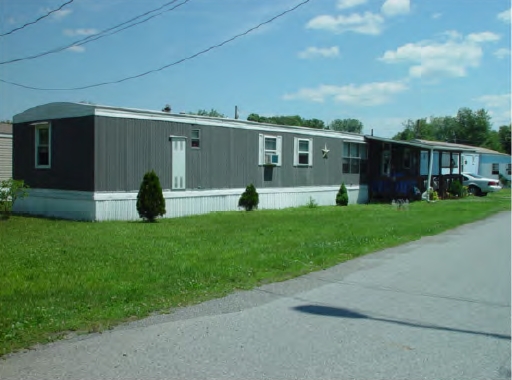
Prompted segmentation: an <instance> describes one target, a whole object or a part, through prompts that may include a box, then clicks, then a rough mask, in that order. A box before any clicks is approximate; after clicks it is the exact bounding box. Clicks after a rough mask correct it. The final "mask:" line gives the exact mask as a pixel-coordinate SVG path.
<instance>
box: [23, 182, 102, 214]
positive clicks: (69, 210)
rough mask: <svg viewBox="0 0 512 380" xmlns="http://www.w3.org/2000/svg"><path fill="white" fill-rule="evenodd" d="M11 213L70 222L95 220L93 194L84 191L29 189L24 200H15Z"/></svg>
mask: <svg viewBox="0 0 512 380" xmlns="http://www.w3.org/2000/svg"><path fill="white" fill-rule="evenodd" d="M13 211H14V212H16V213H22V214H30V215H38V216H46V217H53V218H63V219H72V220H88V221H90V220H95V219H96V208H95V205H94V199H93V193H92V192H86V191H69V190H51V189H30V190H29V191H28V196H27V197H26V198H23V199H18V200H16V202H15V203H14V208H13Z"/></svg>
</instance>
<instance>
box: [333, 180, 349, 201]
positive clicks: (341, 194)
mask: <svg viewBox="0 0 512 380" xmlns="http://www.w3.org/2000/svg"><path fill="white" fill-rule="evenodd" d="M336 204H337V205H338V206H347V205H348V192H347V188H346V187H345V184H344V183H342V184H341V187H340V189H339V190H338V194H336Z"/></svg>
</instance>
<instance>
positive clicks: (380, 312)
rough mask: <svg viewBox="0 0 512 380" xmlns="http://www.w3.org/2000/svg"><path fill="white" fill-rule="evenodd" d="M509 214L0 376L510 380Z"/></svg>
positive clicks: (119, 331) (41, 353) (80, 345)
mask: <svg viewBox="0 0 512 380" xmlns="http://www.w3.org/2000/svg"><path fill="white" fill-rule="evenodd" d="M510 231H511V217H510V213H502V214H499V215H497V216H494V217H492V218H490V219H487V220H485V221H481V222H478V223H475V224H471V225H467V226H463V227H461V228H458V229H456V230H452V231H450V232H448V233H445V234H442V235H438V236H436V237H429V238H425V239H422V240H420V241H417V242H414V243H411V244H407V245H404V246H401V247H399V248H394V249H389V250H385V251H382V252H378V253H376V254H373V255H368V256H365V257H362V258H359V259H356V260H353V261H351V262H348V263H344V264H341V265H338V266H337V267H334V268H332V269H329V270H326V271H320V272H316V273H312V274H310V275H307V276H304V277H301V278H298V279H295V280H291V281H287V282H284V283H279V284H271V285H266V286H263V287H261V288H259V289H257V290H254V291H250V292H241V293H236V294H234V295H231V296H229V297H226V298H224V299H220V300H214V301H211V302H207V303H204V304H201V305H197V306H195V307H190V308H184V309H180V310H178V311H176V312H175V313H172V314H168V315H162V316H157V317H152V318H148V319H145V320H143V321H139V322H136V323H132V324H128V325H124V326H120V327H119V328H116V329H114V330H112V331H109V332H106V333H103V334H94V335H88V336H85V337H79V338H73V339H71V340H67V341H61V342H57V343H54V344H51V345H47V346H44V347H41V348H38V349H37V350H34V351H29V352H25V353H19V354H14V355H11V356H9V357H7V358H5V360H1V359H0V378H1V379H314V380H318V379H435V380H440V379H451V380H454V379H510V355H511V352H510V347H511V346H510V327H511V314H510V300H511V294H510V290H511V284H510V269H511V263H510V256H511V238H510Z"/></svg>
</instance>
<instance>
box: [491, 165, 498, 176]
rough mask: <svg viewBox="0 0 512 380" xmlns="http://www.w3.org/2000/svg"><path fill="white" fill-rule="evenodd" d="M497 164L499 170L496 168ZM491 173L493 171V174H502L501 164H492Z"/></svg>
mask: <svg viewBox="0 0 512 380" xmlns="http://www.w3.org/2000/svg"><path fill="white" fill-rule="evenodd" d="M495 165H496V167H497V168H498V169H497V170H494V167H495ZM491 173H492V174H491V175H498V174H500V164H496V163H493V164H491Z"/></svg>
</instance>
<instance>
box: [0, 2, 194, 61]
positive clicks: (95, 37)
mask: <svg viewBox="0 0 512 380" xmlns="http://www.w3.org/2000/svg"><path fill="white" fill-rule="evenodd" d="M177 1H178V0H172V1H169V2H168V3H165V4H164V5H162V6H160V7H159V8H155V9H152V10H150V11H147V12H145V13H143V14H140V15H138V16H136V17H134V18H132V19H130V20H128V21H125V22H123V23H121V24H118V25H115V26H112V27H110V28H108V29H105V30H102V31H101V32H98V33H95V34H92V35H90V36H87V37H85V38H82V39H80V40H77V41H74V42H72V43H70V44H68V45H65V46H61V47H58V48H55V49H52V50H48V51H45V52H43V53H38V54H35V55H31V56H27V57H23V58H15V59H11V60H8V61H3V62H0V65H6V64H9V63H14V62H20V61H26V60H29V59H36V58H39V57H43V56H45V55H48V54H54V53H58V52H61V51H63V50H66V49H69V48H70V47H73V46H80V45H85V44H87V43H89V42H92V41H96V40H99V39H100V38H103V37H107V36H110V35H112V34H116V33H119V32H120V31H122V30H125V29H128V28H131V27H132V26H135V25H138V24H142V23H143V22H146V21H148V20H150V19H152V18H154V17H156V16H159V15H161V14H163V13H166V12H170V11H172V10H174V9H176V8H178V7H180V6H182V5H184V4H186V3H188V2H189V1H190V0H184V1H183V2H182V3H180V4H178V5H176V6H174V7H172V8H170V9H166V10H164V11H162V12H160V13H157V14H155V15H152V16H150V17H148V18H146V19H144V20H142V21H139V22H137V23H134V24H131V25H128V26H126V27H124V28H122V29H120V30H117V31H114V32H112V33H108V34H107V32H110V31H112V30H114V29H117V28H119V27H121V26H123V25H126V24H129V23H130V22H132V21H135V20H137V19H139V18H141V17H144V16H147V15H148V14H150V13H153V12H157V11H159V10H161V9H163V8H165V7H167V6H169V5H172V4H174V3H176V2H177Z"/></svg>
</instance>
